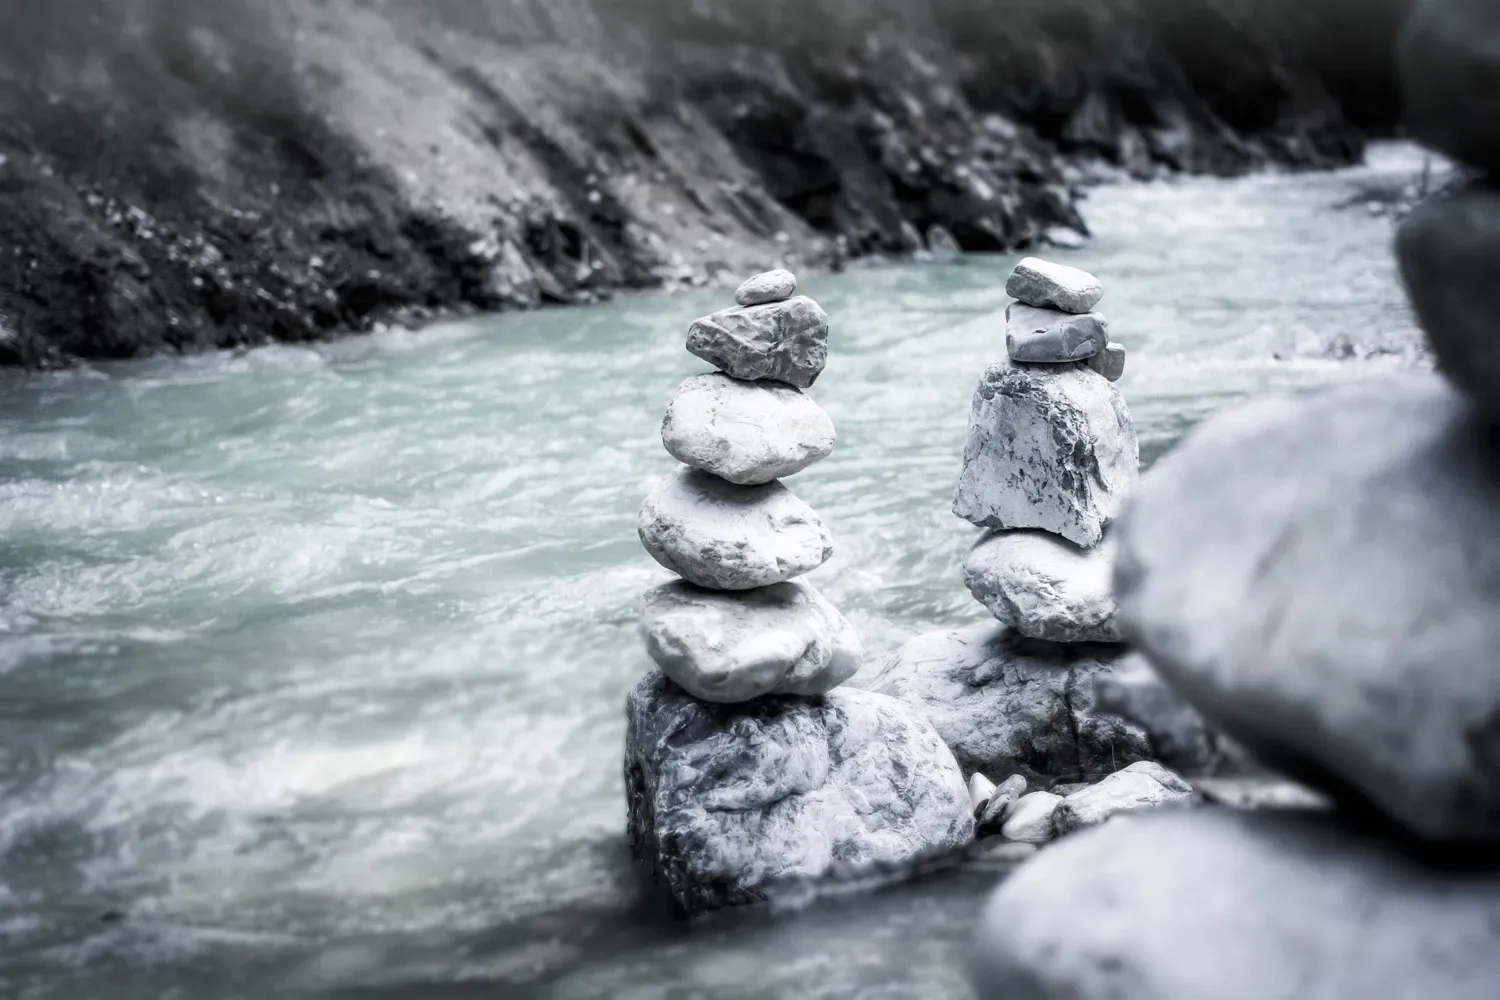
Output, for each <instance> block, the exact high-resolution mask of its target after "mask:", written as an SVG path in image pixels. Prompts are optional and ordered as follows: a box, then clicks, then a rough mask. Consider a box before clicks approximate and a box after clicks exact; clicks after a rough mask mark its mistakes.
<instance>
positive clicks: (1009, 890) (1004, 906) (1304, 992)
mask: <svg viewBox="0 0 1500 1000" xmlns="http://www.w3.org/2000/svg"><path fill="white" fill-rule="evenodd" d="M971 970H972V973H971V975H972V977H973V980H974V985H975V987H976V989H975V992H976V995H977V997H978V998H979V1000H1023V998H1024V1000H1205V998H1210V997H1211V998H1213V1000H1270V998H1272V997H1275V998H1278V1000H1294V998H1295V1000H1365V998H1373V997H1381V998H1384V1000H1435V998H1438V997H1441V998H1443V1000H1492V998H1493V997H1494V996H1495V984H1496V983H1500V872H1496V871H1495V870H1494V869H1490V870H1488V871H1481V872H1475V871H1464V870H1462V869H1461V868H1453V867H1450V868H1446V869H1444V868H1439V867H1432V866H1428V865H1424V864H1422V863H1420V862H1418V861H1414V860H1412V859H1411V858H1410V857H1409V856H1407V855H1405V854H1403V853H1402V852H1401V850H1400V849H1399V848H1398V847H1396V846H1395V845H1392V844H1390V843H1388V842H1386V841H1384V840H1382V839H1380V838H1379V837H1378V836H1376V835H1372V834H1371V833H1369V832H1362V831H1360V830H1359V829H1358V828H1357V827H1356V826H1354V825H1353V824H1351V825H1347V826H1346V825H1341V824H1340V823H1339V822H1338V820H1337V819H1336V818H1335V817H1334V816H1332V815H1326V814H1320V813H1316V812H1309V811H1306V810H1298V811H1293V812H1286V813H1279V812H1241V811H1238V810H1220V809H1193V810H1172V811H1162V812H1156V813H1149V814H1141V815H1135V816H1129V817H1121V818H1120V819H1119V820H1117V821H1115V822H1112V823H1107V824H1105V825H1104V826H1102V827H1100V828H1098V829H1094V830H1088V831H1085V832H1082V833H1078V834H1075V835H1074V836H1071V837H1067V838H1065V839H1063V840H1061V841H1059V842H1058V843H1057V844H1055V845H1053V846H1051V847H1049V848H1047V849H1046V850H1044V851H1042V852H1041V853H1040V854H1038V855H1037V856H1036V857H1035V858H1033V859H1032V860H1030V861H1028V862H1027V863H1026V864H1025V865H1023V866H1022V867H1020V868H1019V869H1017V870H1016V872H1015V873H1014V874H1012V875H1010V876H1009V877H1008V878H1006V880H1005V881H1004V882H1002V883H1001V884H1000V887H999V888H998V889H997V890H996V891H995V894H994V895H993V896H992V897H991V898H990V901H989V904H988V905H987V906H986V907H985V910H984V914H983V916H982V917H981V918H980V928H979V933H978V935H977V936H976V940H975V948H974V954H973V958H972V960H971Z"/></svg>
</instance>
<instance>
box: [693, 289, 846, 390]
mask: <svg viewBox="0 0 1500 1000" xmlns="http://www.w3.org/2000/svg"><path fill="white" fill-rule="evenodd" d="M687 349H688V351H689V352H691V353H692V354H695V355H697V356H698V357H700V358H702V359H703V360H704V361H707V362H708V363H709V364H711V365H713V366H714V367H715V368H718V369H719V370H720V371H722V372H724V373H725V374H726V375H732V376H734V377H735V378H739V379H747V380H751V381H758V380H761V379H770V380H772V381H775V382H785V383H787V384H788V385H794V386H796V387H797V388H799V389H806V388H807V387H808V386H810V385H812V384H813V383H814V382H816V381H817V379H818V376H819V375H820V374H822V371H823V367H824V366H825V365H826V364H827V363H828V314H827V313H825V312H824V311H823V309H822V307H820V306H819V305H818V304H817V303H816V302H814V301H813V300H812V299H810V298H808V297H807V296H806V295H798V296H796V297H795V298H790V299H787V300H786V301H784V302H769V303H766V304H764V305H755V306H736V307H734V308H732V309H725V310H722V311H720V312H716V313H714V314H713V315H711V316H705V317H703V318H702V319H700V320H697V321H695V322H694V323H693V325H692V326H691V327H690V328H689V329H688V339H687Z"/></svg>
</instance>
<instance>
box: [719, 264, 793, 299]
mask: <svg viewBox="0 0 1500 1000" xmlns="http://www.w3.org/2000/svg"><path fill="white" fill-rule="evenodd" d="M796 290H797V276H796V275H795V274H793V273H792V272H791V271H780V270H777V271H766V272H764V273H763V274H757V275H756V276H755V277H753V278H751V279H750V280H748V281H746V282H745V283H744V284H743V285H741V286H740V287H739V288H737V289H736V290H735V293H734V301H735V304H736V305H742V306H758V305H763V304H765V303H767V302H780V301H782V300H783V299H789V298H791V297H792V293H793V292H795V291H796Z"/></svg>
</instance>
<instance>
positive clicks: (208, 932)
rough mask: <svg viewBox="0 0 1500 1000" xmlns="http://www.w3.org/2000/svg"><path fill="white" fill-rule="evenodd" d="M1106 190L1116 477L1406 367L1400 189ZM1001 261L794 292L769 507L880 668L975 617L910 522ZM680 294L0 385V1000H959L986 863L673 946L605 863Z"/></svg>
mask: <svg viewBox="0 0 1500 1000" xmlns="http://www.w3.org/2000/svg"><path fill="white" fill-rule="evenodd" d="M1414 156H1415V154H1414V153H1412V152H1411V151H1409V150H1405V149H1403V148H1400V147H1395V148H1390V149H1383V150H1380V151H1379V152H1378V155H1377V156H1375V157H1373V158H1372V165H1371V166H1367V167H1365V168H1361V169H1359V170H1354V171H1348V172H1344V173H1339V174H1328V175H1316V176H1299V177H1278V176H1262V177H1253V178H1249V179H1243V180H1237V181H1215V180H1185V181H1177V182H1170V183H1159V184H1151V185H1132V186H1121V187H1115V188H1104V189H1099V190H1096V191H1095V192H1093V193H1092V195H1091V197H1090V199H1089V203H1088V205H1087V207H1086V214H1087V216H1088V218H1089V219H1090V221H1091V224H1092V225H1093V226H1094V227H1095V229H1096V239H1095V240H1094V241H1093V242H1092V243H1091V244H1090V245H1089V246H1088V247H1087V248H1086V249H1083V250H1080V251H1055V252H1052V253H1050V254H1049V256H1051V257H1054V258H1057V259H1062V260H1066V261H1068V262H1071V263H1077V264H1079V265H1081V266H1084V267H1087V268H1090V269H1091V270H1093V271H1095V272H1096V273H1097V274H1098V275H1099V276H1100V277H1101V278H1102V279H1103V281H1104V283H1105V288H1106V292H1107V294H1106V298H1105V300H1104V303H1103V304H1102V306H1101V308H1102V309H1103V310H1104V311H1105V312H1106V313H1107V314H1108V315H1109V317H1110V319H1111V321H1112V329H1113V331H1114V333H1115V338H1116V339H1118V340H1120V341H1122V342H1123V343H1124V344H1126V345H1127V347H1128V349H1129V351H1130V355H1129V361H1128V370H1127V374H1126V376H1125V378H1124V379H1123V380H1122V381H1121V383H1120V387H1121V389H1122V391H1123V392H1124V394H1125V396H1126V398H1127V400H1128V401H1129V403H1130V406H1131V408H1132V412H1133V413H1134V415H1135V418H1136V421H1137V423H1138V425H1139V428H1140V433H1141V439H1142V451H1143V457H1144V459H1145V461H1147V462H1148V463H1149V462H1150V461H1151V460H1152V459H1153V458H1154V457H1155V456H1157V455H1159V454H1160V453H1161V452H1162V451H1163V450H1164V449H1165V448H1167V447H1169V446H1170V445H1171V443H1172V442H1173V441H1175V440H1176V439H1177V438H1178V437H1179V436H1180V435H1181V434H1182V432H1183V431H1184V430H1185V429H1186V428H1188V427H1190V426H1191V425H1192V424H1193V423H1195V422H1196V421H1198V420H1199V419H1201V418H1202V417H1203V416H1204V415H1206V414H1209V413H1211V412H1213V411H1215V410H1217V409H1219V408H1221V407H1223V406H1225V405H1227V404H1230V403H1232V402H1234V401H1235V400H1238V399H1242V398H1245V397H1249V396H1259V395H1264V394H1267V393H1275V392H1288V391H1301V390H1304V389H1307V388H1311V387H1315V386H1319V385H1324V384H1327V383H1331V382H1339V381H1344V380H1348V379H1356V378H1362V377H1366V376H1369V375H1371V374H1374V373H1385V372H1389V371H1391V370H1392V369H1398V368H1401V367H1403V366H1409V365H1412V364H1421V363H1423V362H1422V361H1421V360H1420V358H1418V357H1417V354H1418V351H1417V348H1416V345H1417V342H1418V335H1417V334H1416V332H1415V330H1414V328H1413V326H1412V321H1411V319H1410V318H1409V315H1408V313H1407V312H1406V308H1405V305H1404V301H1403V298H1402V296H1401V293H1400V291H1399V288H1398V286H1397V284H1396V281H1395V276H1394V270H1393V265H1392V262H1391V259H1390V251H1389V248H1390V241H1391V224H1390V222H1389V221H1388V220H1385V219H1382V218H1378V217H1375V216H1374V215H1373V214H1371V213H1370V212H1367V211H1365V210H1364V209H1363V208H1359V209H1357V210H1348V209H1338V210H1335V209H1334V208H1333V207H1332V206H1334V205H1335V203H1338V202H1340V201H1342V200H1344V199H1345V198H1347V197H1349V196H1350V195H1351V194H1352V193H1353V192H1355V191H1357V190H1358V189H1359V188H1360V187H1361V185H1363V184H1365V183H1367V182H1369V181H1370V180H1372V179H1378V178H1385V177H1394V176H1401V175H1404V174H1405V173H1407V172H1409V171H1411V170H1413V169H1414V166H1415V163H1416V160H1415V159H1414ZM1012 262H1013V260H1012V259H1011V258H1002V257H988V256H979V257H971V258H968V259H966V260H964V261H962V262H959V263H954V264H926V265H904V266H899V267H882V268H865V269H859V270H855V271H851V272H849V273H846V274H843V275H837V276H830V277H825V278H814V279H811V280H807V281H806V282H804V290H805V291H807V292H808V293H809V294H811V295H813V296H814V297H816V298H817V299H818V300H819V301H820V302H821V303H822V304H823V305H824V307H825V308H826V309H827V310H828V312H829V314H830V315H831V317H832V319H833V334H832V339H831V347H832V354H831V361H830V364H829V367H828V370H827V372H826V374H825V375H824V376H823V378H822V379H821V380H820V381H819V382H818V384H817V386H816V387H815V388H814V389H813V390H812V394H813V395H814V396H815V397H816V398H817V399H818V400H819V401H820V402H821V403H822V404H823V405H824V406H825V408H826V409H827V410H828V411H829V412H830V413H831V414H832V415H833V417H834V419H835V421H836V422H837V424H838V428H839V446H838V449H837V451H836V452H835V454H834V455H833V457H832V458H830V459H829V460H827V461H825V462H823V463H821V464H819V465H817V466H814V467H813V468H812V469H809V470H807V471H806V472H804V473H802V474H801V475H799V476H797V477H795V479H793V480H792V481H791V484H792V485H793V488H794V489H795V490H796V491H797V492H798V493H799V494H800V495H801V496H802V497H804V498H805V499H806V500H808V501H809V502H811V503H812V504H813V505H814V506H815V507H817V508H818V509H819V510H820V511H821V512H822V514H823V516H824V518H825V520H826V521H827V522H828V524H829V525H830V527H831V529H832V530H833V532H834V534H835V538H836V542H837V554H836V555H835V557H834V559H833V560H832V561H831V562H830V563H829V564H828V565H826V566H825V567H823V568H822V569H821V570H819V571H818V572H817V573H816V574H814V578H815V579H816V581H817V582H818V583H819V585H820V586H821V587H823V588H824V590H825V591H826V592H827V593H828V594H829V596H830V597H831V598H832V599H833V600H834V601H835V602H836V603H837V604H839V605H840V606H841V607H842V608H843V609H844V610H845V611H846V613H847V614H848V615H849V616H850V618H851V619H853V620H854V622H855V623H856V624H857V626H858V627H859V628H860V629H861V630H862V632H863V634H864V637H865V641H866V644H867V646H868V647H869V649H870V651H871V654H872V657H878V656H880V655H881V654H883V653H886V652H889V651H890V650H892V649H893V648H894V647H895V646H897V645H898V644H899V643H901V642H902V641H903V640H905V639H906V638H909V637H911V636H913V635H916V634H917V633H919V632H922V631H926V630H932V629H942V628H949V627H956V626H960V625H963V624H967V623H970V622H975V621H979V620H981V619H982V617H983V615H984V612H983V610H982V609H981V608H980V607H979V606H978V605H977V604H975V603H974V602H973V601H972V600H971V599H970V598H969V596H968V594H967V592H966V591H965V590H964V587H963V583H962V579H961V573H960V570H959V565H960V560H961V557H962V553H963V551H964V549H965V547H966V545H967V544H968V543H969V542H970V540H971V539H972V537H973V534H974V532H973V529H971V528H969V527H968V526H966V525H964V524H962V523H961V522H959V521H958V520H957V519H955V518H954V517H953V516H952V515H951V514H950V513H949V512H948V502H949V496H950V492H951V489H952V487H953V484H954V482H955V479H956V476H957V473H958V466H959V455H960V452H961V450H962V445H963V437H964V426H965V419H966V416H967V412H968V406H969V398H970V395H971V393H972V390H973V387H974V384H975V382H976V380H977V378H978V376H979V374H980V372H981V371H982V370H983V369H984V367H985V365H986V363H987V362H989V361H990V360H992V359H994V358H996V357H998V356H1000V355H1001V354H1002V353H1003V351H1004V336H1003V322H1002V313H1003V308H1004V305H1005V303H1006V298H1005V295H1004V291H1003V284H1004V277H1005V274H1006V273H1007V270H1008V268H1009V266H1010V265H1011V263H1012ZM727 298H728V297H727V293H725V292H723V291H722V290H720V291H712V292H708V291H703V292H693V293H686V294H678V295H651V296H640V297H630V298H625V299H621V300H619V301H616V302H614V303H611V304H608V305H604V306H600V307H597V308H580V309H568V310H553V311H543V312H537V313H532V314H524V315H506V316H497V317H490V318H483V319H478V320H468V321H464V322H460V323H452V324H448V325H444V326H440V327H437V328H433V329H430V330H427V331H424V332H422V333H419V334H409V333H388V334H379V335H375V336H372V337H366V338H357V339H351V340H346V341H342V342H339V343H336V344H333V345H328V346H321V347H316V348H302V347H274V348H266V349H262V350H255V351H250V352H247V353H237V354H228V353H224V354H215V355H209V356H203V357H194V358H188V359H170V360H160V361H151V362H144V363H132V364H126V365H119V366H114V367H108V368H104V369H98V370H86V371H78V372H70V373H64V374H56V375H31V376H7V377H5V378H3V379H0V426H3V431H0V546H3V549H0V551H3V558H0V996H4V997H7V998H16V1000H29V998H43V997H46V998H54V997H55V998H65V1000H85V998H88V1000H93V998H101V1000H102V998H105V997H109V998H118V1000H128V998H137V997H139V998H152V1000H156V998H159V997H182V998H194V1000H197V998H202V1000H227V998H241V997H243V998H247V1000H250V998H262V997H267V996H270V995H272V994H273V992H277V991H279V994H278V995H280V994H285V995H309V996H320V997H349V998H354V997H370V998H377V997H411V998H424V1000H425V998H433V1000H446V998H459V997H465V998H467V997H532V996H536V997H549V998H558V1000H573V998H585V997H589V998H591V997H618V998H630V1000H686V998H695V997H736V998H738V997H743V998H762V997H765V998H769V997H782V996H796V997H815V998H816V997H828V998H843V997H860V998H908V997H910V998H916V997H920V998H923V1000H945V998H961V997H964V996H967V993H966V990H965V987H964V985H963V978H962V975H961V970H960V968H959V964H958V963H959V958H960V956H961V955H962V952H963V948H964V944H965V942H966V939H967V936H968V934H969V932H970V928H971V925H972V920H973V917H974V914H975V913H976V911H977V909H978V907H979V906H980V904H981V902H982V900H983V896H984V893H985V892H986V891H987V890H988V888H989V887H990V886H992V885H993V884H994V882H995V880H996V878H997V877H999V876H998V875H997V872H996V871H995V870H994V869H993V868H992V867H985V866H971V867H969V868H965V869H960V870H957V871H950V872H947V873H944V874H942V875H938V876H934V877H931V878H928V879H925V880H921V881H918V882H915V883H908V884H905V885H902V886H898V887H893V888H887V889H885V890H882V891H879V892H876V893H873V894H871V895H867V896H863V897H857V898H848V897H842V898H836V899H825V900H821V901H816V902H814V903H813V904H812V905H809V906H807V907H805V908H803V909H800V910H796V911H783V912H775V913H759V912H748V913H743V914H730V915H727V916H723V917H719V918H716V919H710V920H707V921H704V922H699V923H694V924H681V923H676V922H673V921H672V920H671V919H670V918H669V917H667V916H664V915H663V914H662V913H661V912H660V909H659V908H658V907H656V906H654V905H653V904H652V902H651V900H650V898H649V897H643V896H642V895H641V894H640V892H639V890H638V889H637V887H636V884H635V881H634V879H633V877H632V875H631V872H630V868H629V865H628V857H627V851H626V848H625V846H624V837H623V816H624V806H623V800H622V783H621V776H620V747H621V742H622V736H623V730H624V719H623V714H622V700H623V697H624V694H625V692H626V690H627V689H628V688H629V687H630V686H631V685H632V684H633V683H634V682H635V681H636V679H637V678H639V677H640V676H641V675H642V674H643V673H644V672H645V671H646V670H647V663H646V660H645V657H644V654H643V653H642V652H641V650H640V647H639V643H638V641H637V639H636V636H635V632H634V617H633V615H634V604H635V601H636V598H637V595H639V594H640V593H641V592H642V591H643V590H645V589H646V588H648V587H649V586H651V585H653V584H654V583H656V582H658V581H661V580H664V579H666V574H665V573H664V572H663V571H661V570H659V569H658V568H656V566H655V565H654V564H653V563H652V562H650V560H649V559H648V558H647V557H646V556H645V555H644V553H643V552H642V550H641V549H640V546H639V544H638V543H637V541H636V539H635V511H636V508H637V506H638V505H639V503H640V501H641V499H642V497H643V496H644V495H645V493H646V492H647V490H648V488H649V486H650V484H651V483H652V481H653V480H654V478H655V477H657V476H659V475H661V474H663V473H664V472H666V471H667V470H668V469H669V468H671V465H672V462H671V460H670V459H669V458H668V457H667V455H666V454H665V452H663V450H662V448H661V445H660V441H659V438H658V435H657V432H658V426H659V422H660V418H661V413H662V406H663V403H664V401H665V399H666V397H667V395H668V394H669V393H670V391H671V389H672V388H673V386H674V385H675V384H676V383H677V382H678V381H679V380H680V379H682V378H684V377H686V376H687V375H690V374H693V373H695V372H697V371H700V370H702V366H701V364H700V363H698V362H696V361H695V360H694V359H693V358H691V357H689V356H688V355H687V354H686V353H685V352H684V351H683V350H682V342H683V337H684V334H685V332H686V328H687V324H688V322H689V321H690V320H691V319H692V318H694V317H695V316H698V315H700V314H702V313H704V312H707V311H709V310H712V309H714V308H719V307H722V306H723V305H725V304H727Z"/></svg>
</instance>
